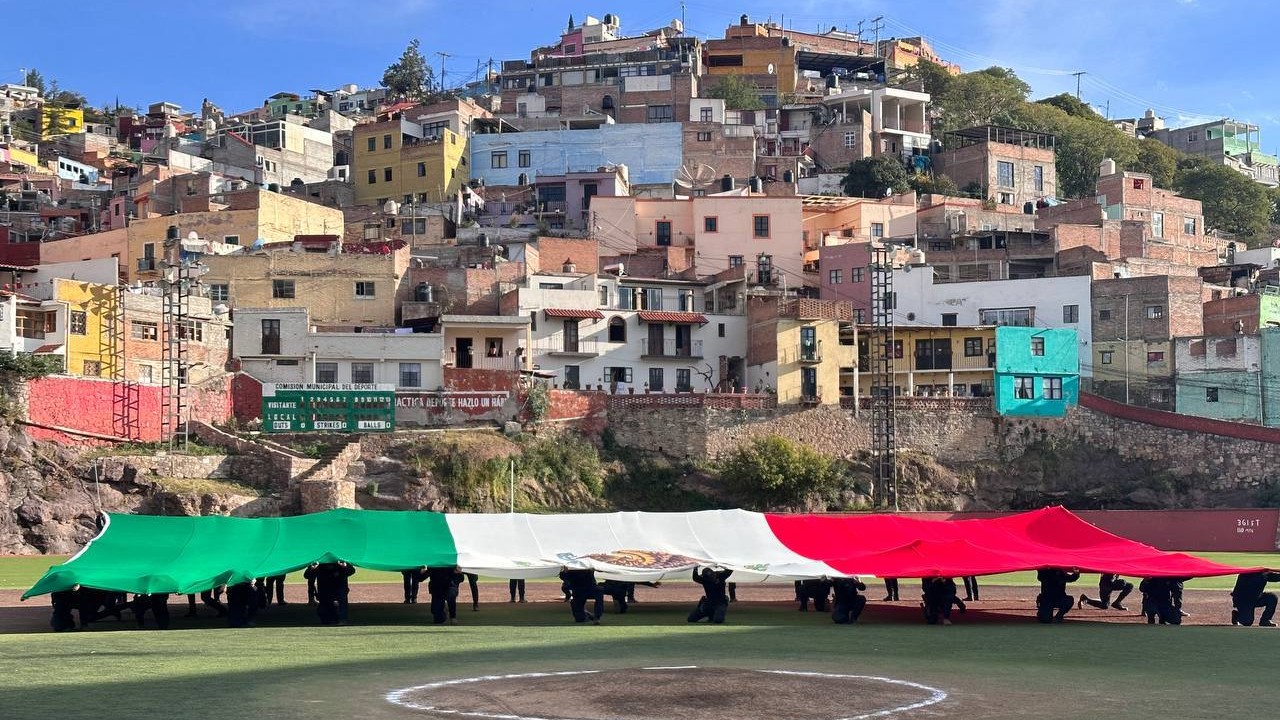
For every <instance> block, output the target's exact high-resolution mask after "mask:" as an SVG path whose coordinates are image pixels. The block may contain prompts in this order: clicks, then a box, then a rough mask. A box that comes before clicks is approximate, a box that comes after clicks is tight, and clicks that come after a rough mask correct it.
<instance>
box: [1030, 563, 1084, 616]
mask: <svg viewBox="0 0 1280 720" xmlns="http://www.w3.org/2000/svg"><path fill="white" fill-rule="evenodd" d="M1036 579H1037V580H1039V581H1040V596H1039V597H1037V598H1036V619H1037V620H1039V621H1040V622H1042V623H1060V622H1062V619H1063V618H1065V617H1066V616H1067V613H1068V612H1071V607H1072V606H1073V605H1075V602H1074V601H1073V600H1072V598H1071V596H1070V595H1068V594H1067V585H1068V584H1069V583H1073V582H1075V581H1076V580H1079V579H1080V571H1079V570H1078V569H1076V568H1071V569H1070V570H1063V569H1062V568H1045V569H1043V570H1040V571H1039V572H1037V573H1036Z"/></svg>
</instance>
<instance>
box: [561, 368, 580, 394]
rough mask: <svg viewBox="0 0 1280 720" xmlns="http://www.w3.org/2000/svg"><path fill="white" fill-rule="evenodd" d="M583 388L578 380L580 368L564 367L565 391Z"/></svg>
mask: <svg viewBox="0 0 1280 720" xmlns="http://www.w3.org/2000/svg"><path fill="white" fill-rule="evenodd" d="M581 388H582V385H581V384H580V382H579V380H578V366H577V365H565V366H564V389H565V390H579V389H581Z"/></svg>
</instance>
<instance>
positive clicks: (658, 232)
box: [654, 220, 671, 245]
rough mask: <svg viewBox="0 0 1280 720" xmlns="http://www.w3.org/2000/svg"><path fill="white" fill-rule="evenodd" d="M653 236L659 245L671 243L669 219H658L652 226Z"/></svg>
mask: <svg viewBox="0 0 1280 720" xmlns="http://www.w3.org/2000/svg"><path fill="white" fill-rule="evenodd" d="M654 236H655V237H656V238H657V242H658V244H659V245H670V244H671V221H670V220H659V221H657V223H656V224H655V226H654Z"/></svg>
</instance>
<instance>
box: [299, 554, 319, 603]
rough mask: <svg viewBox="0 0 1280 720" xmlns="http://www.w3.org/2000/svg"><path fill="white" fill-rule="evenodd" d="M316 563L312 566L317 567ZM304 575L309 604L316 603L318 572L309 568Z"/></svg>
mask: <svg viewBox="0 0 1280 720" xmlns="http://www.w3.org/2000/svg"><path fill="white" fill-rule="evenodd" d="M315 566H316V563H311V567H315ZM302 577H303V578H305V579H306V581H307V604H308V605H315V604H316V573H313V572H310V571H309V570H308V571H306V572H303V573H302Z"/></svg>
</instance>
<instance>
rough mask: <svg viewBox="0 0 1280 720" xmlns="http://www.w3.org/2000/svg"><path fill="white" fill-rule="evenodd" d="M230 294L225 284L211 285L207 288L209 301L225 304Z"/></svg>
mask: <svg viewBox="0 0 1280 720" xmlns="http://www.w3.org/2000/svg"><path fill="white" fill-rule="evenodd" d="M230 298H231V292H230V289H229V288H228V286H227V284H226V283H213V284H212V285H210V286H209V299H210V300H212V301H213V302H226V301H227V300H229V299H230Z"/></svg>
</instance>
